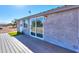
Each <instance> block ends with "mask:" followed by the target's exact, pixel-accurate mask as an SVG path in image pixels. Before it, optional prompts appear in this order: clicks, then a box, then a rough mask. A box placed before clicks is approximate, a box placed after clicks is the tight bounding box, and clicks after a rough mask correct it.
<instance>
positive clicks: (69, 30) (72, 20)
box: [44, 9, 79, 52]
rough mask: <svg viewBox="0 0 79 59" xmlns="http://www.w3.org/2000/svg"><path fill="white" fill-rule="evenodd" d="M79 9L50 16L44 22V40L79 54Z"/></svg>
mask: <svg viewBox="0 0 79 59" xmlns="http://www.w3.org/2000/svg"><path fill="white" fill-rule="evenodd" d="M78 21H79V9H72V10H68V11H64V12H59V13H54V14H50V15H48V17H47V19H46V22H44V29H45V30H44V40H45V41H48V42H50V43H53V44H56V45H59V46H62V47H64V48H68V49H71V50H74V51H77V52H79V42H78V41H79V39H78V33H79V30H78V29H79V27H78V25H79V24H78Z"/></svg>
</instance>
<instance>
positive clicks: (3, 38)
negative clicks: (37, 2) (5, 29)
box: [0, 33, 32, 53]
mask: <svg viewBox="0 0 79 59" xmlns="http://www.w3.org/2000/svg"><path fill="white" fill-rule="evenodd" d="M0 53H32V51H31V50H30V49H28V48H27V47H26V46H25V45H23V44H22V43H21V42H20V41H19V40H17V39H16V38H14V37H11V36H10V35H8V34H7V33H4V34H0Z"/></svg>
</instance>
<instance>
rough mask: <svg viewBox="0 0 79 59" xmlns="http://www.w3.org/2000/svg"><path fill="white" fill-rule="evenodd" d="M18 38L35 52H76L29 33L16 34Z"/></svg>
mask: <svg viewBox="0 0 79 59" xmlns="http://www.w3.org/2000/svg"><path fill="white" fill-rule="evenodd" d="M16 38H17V40H19V41H21V42H22V43H23V44H24V45H25V46H27V47H28V48H29V49H31V50H32V51H33V52H34V53H75V52H74V51H71V50H68V49H65V48H62V47H60V46H56V45H54V44H51V43H49V42H46V41H43V40H40V39H37V38H33V37H31V36H28V35H19V36H16Z"/></svg>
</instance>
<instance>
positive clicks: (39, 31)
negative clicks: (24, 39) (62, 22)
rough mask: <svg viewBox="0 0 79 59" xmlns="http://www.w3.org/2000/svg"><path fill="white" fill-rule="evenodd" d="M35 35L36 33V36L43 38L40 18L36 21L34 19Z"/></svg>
mask: <svg viewBox="0 0 79 59" xmlns="http://www.w3.org/2000/svg"><path fill="white" fill-rule="evenodd" d="M36 35H37V37H40V38H43V22H42V18H37V21H36Z"/></svg>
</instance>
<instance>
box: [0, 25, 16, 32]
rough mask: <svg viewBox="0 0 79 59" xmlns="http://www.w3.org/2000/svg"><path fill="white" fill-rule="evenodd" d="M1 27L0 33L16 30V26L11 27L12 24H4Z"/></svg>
mask: <svg viewBox="0 0 79 59" xmlns="http://www.w3.org/2000/svg"><path fill="white" fill-rule="evenodd" d="M0 28H2V29H0V33H8V32H13V31H16V30H17V29H16V28H13V27H12V26H4V27H0Z"/></svg>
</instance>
